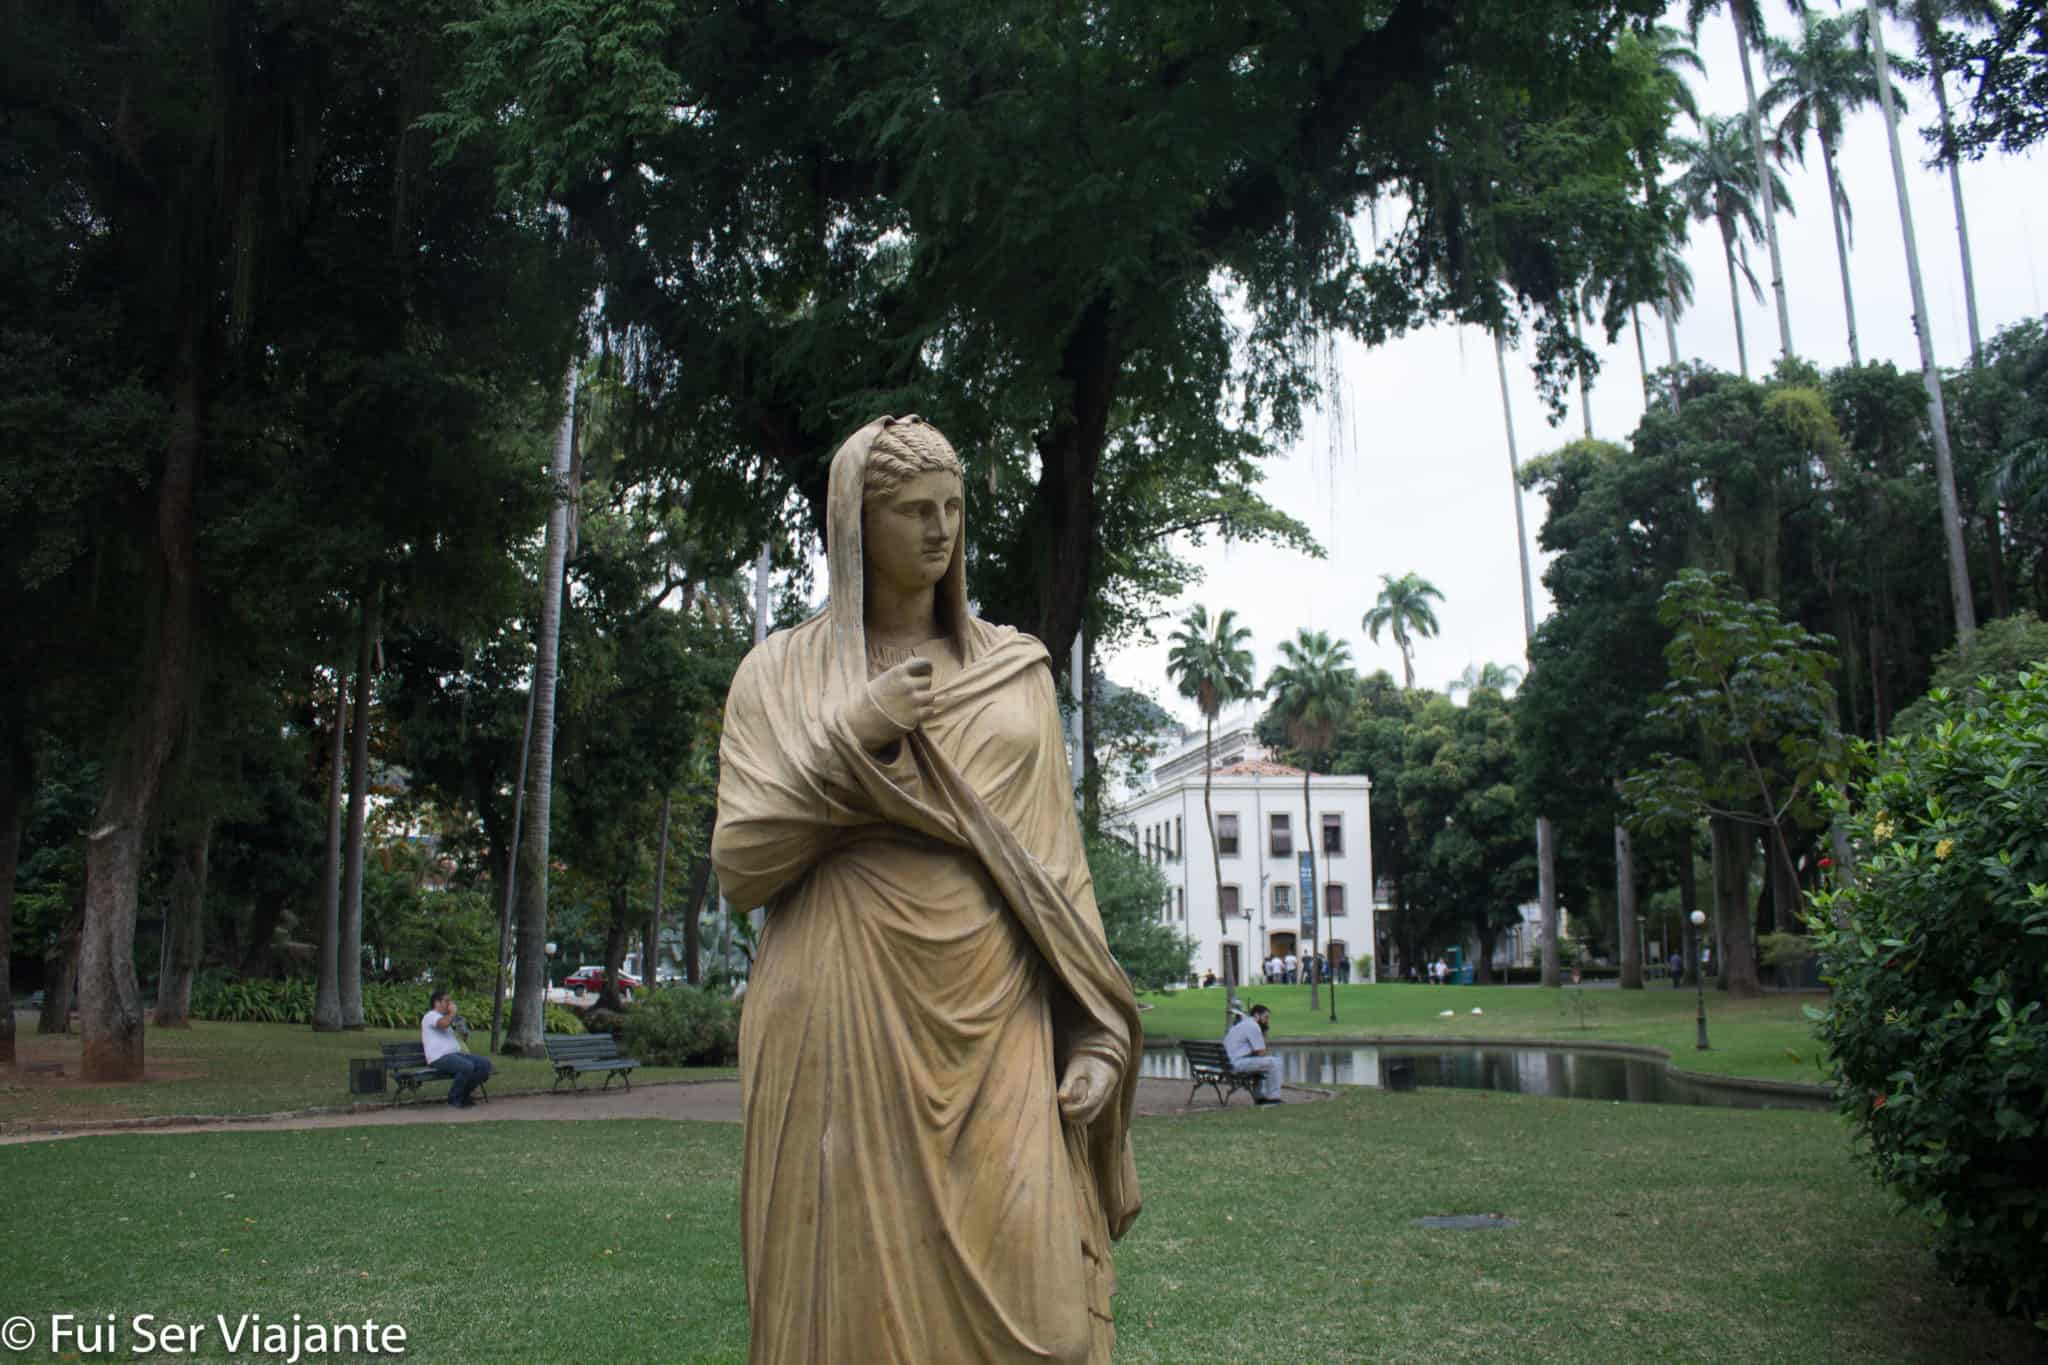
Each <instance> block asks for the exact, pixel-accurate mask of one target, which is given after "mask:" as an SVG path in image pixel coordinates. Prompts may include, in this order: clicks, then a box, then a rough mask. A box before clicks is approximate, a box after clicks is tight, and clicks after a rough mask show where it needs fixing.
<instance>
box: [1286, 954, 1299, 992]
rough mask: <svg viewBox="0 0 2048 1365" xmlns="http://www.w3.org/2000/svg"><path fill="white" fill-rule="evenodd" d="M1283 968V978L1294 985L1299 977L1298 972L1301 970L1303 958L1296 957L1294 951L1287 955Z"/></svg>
mask: <svg viewBox="0 0 2048 1365" xmlns="http://www.w3.org/2000/svg"><path fill="white" fill-rule="evenodd" d="M1281 970H1282V973H1283V975H1282V977H1281V980H1283V981H1285V982H1286V983H1287V984H1288V985H1290V986H1292V985H1294V984H1295V981H1296V979H1297V974H1298V973H1299V972H1300V971H1301V959H1300V958H1298V957H1296V956H1295V955H1294V954H1293V953H1289V954H1288V955H1287V959H1286V963H1285V965H1284V966H1283V967H1282V968H1281Z"/></svg>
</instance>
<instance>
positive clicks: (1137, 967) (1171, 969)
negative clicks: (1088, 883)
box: [1088, 836, 1194, 991]
mask: <svg viewBox="0 0 2048 1365" xmlns="http://www.w3.org/2000/svg"><path fill="white" fill-rule="evenodd" d="M1088 874H1089V876H1090V877H1092V878H1093V879H1094V882H1095V904H1096V906H1097V908H1098V909H1100V910H1101V912H1102V931H1103V933H1104V934H1105V935H1106V936H1107V937H1108V939H1109V954H1110V956H1111V957H1113V958H1115V959H1116V962H1117V965H1118V966H1119V967H1122V968H1123V969H1124V974H1125V975H1126V976H1128V977H1130V979H1131V985H1132V987H1133V988H1134V989H1136V990H1139V991H1157V990H1164V989H1165V988H1166V987H1168V986H1177V985H1181V984H1183V983H1184V982H1186V981H1187V979H1188V957H1189V954H1190V953H1192V952H1193V951H1194V944H1193V942H1192V941H1191V940H1190V939H1189V937H1188V935H1187V933H1186V932H1185V931H1184V930H1182V928H1181V927H1180V921H1179V920H1178V919H1176V918H1174V916H1173V913H1172V911H1173V893H1172V891H1171V890H1170V889H1169V887H1168V886H1167V882H1166V878H1165V877H1164V876H1162V875H1161V874H1160V871H1159V869H1158V867H1156V866H1155V865H1154V864H1153V863H1152V862H1150V861H1149V860H1147V859H1146V858H1145V857H1143V856H1142V855H1140V854H1139V853H1138V852H1137V850H1135V849H1133V848H1132V847H1131V846H1130V845H1128V844H1126V843H1125V842H1124V841H1123V840H1121V839H1117V838H1108V837H1101V836H1095V837H1091V838H1090V839H1089V840H1088Z"/></svg>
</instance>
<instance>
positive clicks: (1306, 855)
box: [1294, 849, 1319, 938]
mask: <svg viewBox="0 0 2048 1365" xmlns="http://www.w3.org/2000/svg"><path fill="white" fill-rule="evenodd" d="M1294 856H1295V860H1296V861H1297V862H1298V863H1299V864H1300V867H1301V933H1302V937H1303V938H1311V937H1313V936H1314V935H1315V932H1316V911H1317V909H1318V908H1319V907H1318V906H1317V905H1316V862H1315V854H1313V853H1310V852H1309V851H1308V850H1307V849H1303V850H1302V851H1301V852H1300V853H1297V854H1295V855H1294Z"/></svg>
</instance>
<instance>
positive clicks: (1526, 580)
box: [1493, 332, 1676, 988]
mask: <svg viewBox="0 0 2048 1365" xmlns="http://www.w3.org/2000/svg"><path fill="white" fill-rule="evenodd" d="M1673 356H1674V360H1675V358H1676V351H1675V349H1674V351H1673ZM1493 364H1494V368H1495V369H1496V370H1497V371H1498V372H1499V374H1500V415H1501V421H1502V422H1503V423H1505V424H1506V427H1507V435H1508V479H1509V483H1510V486H1511V487H1512V488H1513V489H1514V494H1515V552H1516V554H1517V555H1518V556H1519V557H1520V559H1521V564H1522V657H1523V658H1524V659H1525V660H1527V661H1528V664H1529V667H1530V668H1531V669H1533V668H1535V666H1536V659H1535V656H1534V655H1533V654H1532V653H1531V652H1530V646H1531V645H1532V644H1533V643H1534V642H1535V639H1536V582H1535V579H1534V578H1533V577H1532V576H1531V575H1530V573H1529V528H1528V525H1527V523H1526V522H1525V521H1524V520H1523V516H1522V460H1521V456H1520V454H1519V453H1518V452H1517V451H1516V450H1515V410H1514V408H1513V406H1512V405H1511V404H1510V403H1509V402H1508V349H1507V343H1505V342H1503V341H1502V340H1501V338H1500V333H1498V332H1496V333H1494V335H1493ZM1536 899H1537V903H1538V905H1539V906H1540V907H1541V919H1542V926H1543V984H1544V985H1546V986H1550V987H1553V988H1554V987H1556V986H1557V985H1558V984H1559V983H1560V982H1561V980H1562V978H1561V976H1560V975H1559V973H1558V961H1557V840H1556V838H1555V837H1554V835H1553V832H1552V830H1551V828H1550V817H1549V816H1547V815H1539V816H1537V817H1536Z"/></svg>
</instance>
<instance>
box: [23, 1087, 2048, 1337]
mask: <svg viewBox="0 0 2048 1365" xmlns="http://www.w3.org/2000/svg"><path fill="white" fill-rule="evenodd" d="M1135 1142H1136V1145H1137V1151H1138V1164H1139V1169H1140V1172H1141V1178H1142V1180H1143V1182H1144V1188H1145V1205H1146V1208H1145V1213H1144V1215H1143V1216H1142V1217H1141V1218H1140V1219H1139V1220H1138V1223H1137V1225H1136V1226H1135V1227H1134V1228H1133V1230H1132V1232H1131V1234H1130V1236H1129V1237H1127V1238H1126V1239H1125V1240H1124V1242H1123V1243H1122V1245H1121V1246H1120V1247H1119V1249H1118V1254H1117V1267H1118V1272H1119V1275H1120V1277H1121V1281H1122V1290H1121V1293H1120V1294H1119V1296H1118V1299H1117V1317H1118V1321H1119V1331H1120V1339H1119V1349H1118V1352H1117V1359H1118V1360H1119V1362H1172V1363H1173V1365H1181V1363H1182V1362H1187V1361H1202V1360H1216V1361H1232V1362H1237V1361H1275V1362H1303V1361H1357V1360H1499V1361H1597V1362H1603V1363H1604V1362H1612V1361H1635V1360H1699V1361H1743V1362H1753V1361H1798V1362H1824V1361H1858V1362H1861V1361H1933V1362H1940V1361H1955V1362H1973V1363H1979V1362H1995V1361H2005V1360H2012V1361H2019V1360H2026V1359H2030V1358H2033V1356H2034V1353H2035V1352H2036V1351H2037V1350H2038V1348H2039V1347H2040V1344H2041V1343H2040V1339H2039V1338H2038V1336H2037V1335H2036V1334H2034V1333H2032V1332H2031V1331H2030V1330H2029V1329H2027V1328H2025V1327H2023V1326H2020V1325H2017V1324H2013V1323H2008V1322H2003V1321H2000V1320H1998V1319H1995V1318H1993V1317H1991V1316H1989V1315H1988V1314H1985V1313H1984V1312H1982V1311H1981V1310H1979V1309H1977V1308H1975V1307H1974V1306H1972V1305H1971V1304H1969V1303H1968V1302H1966V1301H1965V1300H1963V1299H1962V1298H1961V1297H1960V1296H1958V1295H1957V1294H1956V1293H1955V1292H1954V1291H1952V1290H1950V1289H1948V1288H1947V1287H1945V1286H1944V1285H1942V1284H1941V1283H1940V1282H1939V1281H1938V1280H1937V1279H1936V1278H1935V1276H1934V1275H1933V1273H1932V1271H1931V1269H1930V1262H1929V1259H1928V1257H1927V1254H1926V1251H1925V1249H1924V1247H1923V1245H1922V1238H1921V1234H1920V1229H1919V1225H1918V1224H1917V1223H1916V1222H1914V1221H1913V1220H1911V1219H1906V1218H1900V1217H1896V1216H1894V1215H1893V1214H1892V1213H1890V1212H1889V1210H1888V1208H1887V1205H1886V1203H1885V1200H1884V1198H1883V1196H1882V1195H1881V1194H1880V1193H1879V1192H1878V1191H1877V1189H1876V1188H1875V1187H1874V1186H1873V1185H1872V1184H1871V1183H1870V1182H1869V1181H1868V1179H1867V1178H1866V1177H1864V1176H1863V1175H1862V1174H1861V1173H1860V1172H1859V1171H1857V1170H1856V1169H1854V1168H1853V1167H1852V1166H1851V1165H1850V1161H1849V1157H1848V1153H1847V1151H1846V1143H1845V1141H1844V1137H1843V1133H1842V1130H1841V1128H1840V1127H1839V1125H1838V1123H1837V1122H1836V1120H1834V1119H1833V1118H1832V1117H1830V1116H1828V1115H1823V1114H1808V1113H1794V1112H1783V1111H1735V1110H1717V1109H1698V1108H1689V1107H1675V1106H1674V1107H1660V1106H1651V1105H1611V1104H1597V1103H1591V1102H1586V1101H1570V1100H1543V1099H1535V1098H1528V1097H1522V1096H1500V1095H1487V1094H1483V1093H1475V1092H1460V1091H1422V1092H1416V1093H1412V1094H1404V1095H1395V1094H1388V1093H1384V1092H1379V1091H1371V1090H1354V1091H1347V1092H1346V1093H1345V1094H1344V1095H1343V1096H1342V1097H1341V1098H1339V1099H1338V1100H1337V1101H1336V1102H1334V1103H1330V1104H1320V1105H1300V1106H1290V1107H1287V1108H1283V1109H1276V1110H1258V1111H1253V1110H1251V1109H1248V1108H1240V1109H1237V1110H1234V1111H1231V1112H1227V1113H1221V1114H1214V1115H1205V1116H1202V1117H1198V1118H1186V1119H1147V1120H1141V1121H1140V1122H1139V1123H1138V1125H1137V1128H1136V1130H1135ZM739 1152H740V1132H739V1129H738V1128H737V1127H731V1126H724V1125H712V1124H686V1123H665V1122H659V1121H641V1120H617V1121H613V1122H608V1123H602V1124H594V1123H593V1124H583V1123H546V1122H525V1123H514V1122H493V1123H484V1124H464V1125H461V1126H459V1127H457V1126H442V1125H432V1124H429V1125H421V1126H407V1127H399V1128H384V1129H376V1130H354V1131H350V1130H346V1129H341V1130H334V1129H323V1130H316V1131H303V1132H279V1131H261V1130H242V1131H234V1132H221V1133H207V1134H199V1135H193V1136H176V1137H147V1136H141V1135H114V1136H102V1137H93V1138H86V1139H82V1140H76V1141H67V1142H54V1143H40V1144H29V1145H21V1146H11V1147H0V1188H6V1189H13V1190H18V1191H27V1190H35V1191H39V1192H41V1193H40V1200H39V1204H40V1209H41V1211H40V1213H38V1214H37V1215H36V1216H35V1217H33V1218H32V1219H29V1220H27V1221H23V1222H18V1223H17V1226H16V1235H15V1236H13V1237H10V1238H8V1239H7V1243H6V1247H5V1249H4V1250H0V1317H11V1316H13V1315H14V1314H17V1313H20V1314H26V1315H28V1316H29V1317H30V1318H31V1319H33V1320H34V1321H36V1322H37V1323H38V1324H39V1326H40V1327H42V1328H44V1330H46V1329H47V1320H48V1316H49V1314H51V1313H53V1312H70V1313H75V1314H78V1315H81V1316H82V1317H84V1318H86V1319H88V1320H98V1318H99V1316H100V1315H102V1314H105V1313H114V1314H117V1315H118V1316H119V1320H120V1321H121V1322H122V1323H123V1324H124V1325H125V1324H126V1323H127V1321H128V1319H129V1318H130V1317H131V1316H132V1315H133V1314H136V1313H141V1312H150V1313H155V1314H157V1315H159V1317H160V1318H176V1319H178V1320H181V1321H199V1320H209V1321H210V1320H211V1318H212V1316H213V1315H214V1314H216V1313H226V1314H228V1315H230V1317H231V1318H232V1317H233V1316H234V1315H236V1314H240V1313H243V1312H252V1313H260V1314H263V1315H264V1316H265V1317H266V1318H267V1319H288V1318H289V1316H290V1315H291V1314H292V1313H294V1312H297V1313H300V1314H303V1315H305V1317H306V1318H307V1319H308V1320H347V1321H360V1320H361V1319H362V1318H363V1317H365V1316H366V1315H369V1316H375V1317H376V1318H377V1319H378V1320H380V1321H393V1322H397V1323H400V1324H401V1325H403V1326H404V1327H405V1328H406V1329H407V1332H408V1335H409V1355H410V1356H411V1357H412V1358H413V1359H418V1360H426V1361H470V1360H476V1361H486V1360H489V1361H497V1360H550V1361H615V1360H630V1361H638V1360H693V1361H694V1360H701V1361H739V1360H743V1359H744V1358H745V1343H746V1313H745V1302H744V1293H743V1289H742V1285H741V1281H740V1270H739V1245H738V1234H737V1217H738V1212H737V1203H736V1188H735V1187H736V1182H737V1179H738V1171H739ZM1473 1212H1500V1213H1505V1214H1507V1215H1509V1216H1510V1217H1513V1218H1515V1219H1518V1220H1520V1226H1518V1227H1515V1228H1512V1229H1507V1230H1503V1231H1486V1232H1455V1233H1454V1232H1433V1231H1427V1230H1424V1229H1420V1228H1416V1227H1413V1226H1411V1225H1410V1222H1409V1220H1411V1219H1413V1218H1416V1217H1419V1216H1422V1215H1426V1214H1437V1213H1473ZM124 1330H125V1327H124ZM133 1344H134V1342H133V1338H132V1336H125V1337H124V1339H123V1342H122V1354H123V1355H125V1354H126V1350H127V1347H129V1346H131V1345H133ZM209 1344H211V1345H213V1346H214V1348H215V1350H214V1353H215V1354H216V1355H218V1354H219V1350H218V1343H217V1342H212V1343H209ZM37 1353H38V1354H41V1353H42V1348H40V1347H39V1348H38V1352H37Z"/></svg>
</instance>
